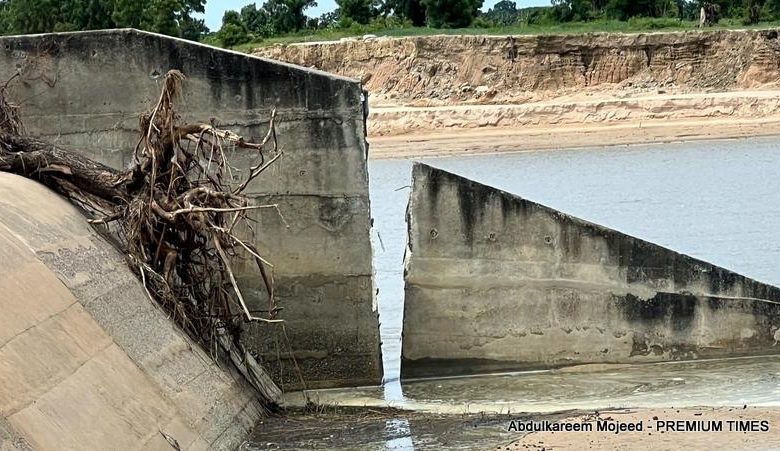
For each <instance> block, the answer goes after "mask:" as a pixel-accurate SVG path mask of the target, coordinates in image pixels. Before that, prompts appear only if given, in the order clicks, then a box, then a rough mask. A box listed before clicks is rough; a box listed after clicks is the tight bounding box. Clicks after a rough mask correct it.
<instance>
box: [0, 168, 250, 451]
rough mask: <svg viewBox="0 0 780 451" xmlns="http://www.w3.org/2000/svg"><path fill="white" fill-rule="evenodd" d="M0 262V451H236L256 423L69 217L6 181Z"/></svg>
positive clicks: (46, 196)
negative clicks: (173, 442) (176, 446)
mask: <svg viewBox="0 0 780 451" xmlns="http://www.w3.org/2000/svg"><path fill="white" fill-rule="evenodd" d="M0 260H2V262H3V268H4V269H3V271H2V272H0V312H1V314H0V450H10V449H29V448H32V449H40V450H44V449H51V450H54V449H94V450H106V449H128V450H131V449H139V450H140V449H144V450H146V449H160V450H171V449H173V448H172V447H171V445H170V444H169V443H168V441H167V440H166V439H165V437H164V436H163V435H162V434H161V432H162V433H165V434H167V435H168V436H170V437H172V438H173V439H175V440H176V442H178V444H179V446H180V447H181V449H183V450H185V449H206V448H211V449H235V448H236V447H237V446H238V445H239V444H240V443H241V441H242V440H244V439H245V438H246V436H247V435H248V432H249V431H250V430H251V428H252V427H253V426H254V424H255V422H256V421H257V420H258V419H259V418H260V410H259V409H260V406H259V405H258V403H257V401H256V396H255V393H254V390H253V389H252V388H251V387H249V386H248V385H247V384H246V383H245V382H244V380H243V379H242V378H241V376H239V375H237V374H234V373H232V372H230V371H229V370H227V369H224V368H220V367H219V366H217V364H216V363H215V362H214V361H213V360H212V359H211V358H210V357H209V356H208V355H206V354H205V353H204V352H203V351H202V350H201V348H200V347H198V346H197V345H195V344H194V343H193V342H192V341H191V340H189V339H188V338H187V337H186V336H184V335H183V334H182V333H181V332H180V331H179V329H178V328H177V327H176V326H175V325H174V324H173V323H172V322H171V321H169V319H168V318H167V315H166V314H165V312H163V311H162V310H161V309H160V308H159V307H158V306H157V305H156V304H155V303H153V302H152V301H151V300H149V298H148V297H147V295H146V293H145V291H144V288H143V286H142V285H141V283H140V282H139V281H138V280H137V279H136V277H135V275H133V274H132V272H131V271H130V270H129V269H128V267H127V265H126V263H125V261H124V258H123V257H122V255H121V254H119V253H118V252H117V251H116V250H114V248H113V247H112V246H111V245H110V244H108V243H107V242H106V241H104V240H103V239H102V238H101V237H100V236H98V235H97V234H96V233H95V231H94V230H93V229H92V228H91V227H90V226H89V225H88V224H87V223H86V222H85V221H84V217H83V215H82V214H81V213H80V212H79V211H78V210H76V209H75V208H74V207H73V206H71V205H70V204H69V203H68V202H67V201H66V200H64V199H62V198H60V197H59V196H58V195H57V194H55V193H53V192H51V191H49V190H48V189H47V188H45V187H44V186H43V185H40V184H38V183H36V182H34V181H31V180H27V179H24V178H21V177H18V176H15V175H10V174H6V173H0Z"/></svg>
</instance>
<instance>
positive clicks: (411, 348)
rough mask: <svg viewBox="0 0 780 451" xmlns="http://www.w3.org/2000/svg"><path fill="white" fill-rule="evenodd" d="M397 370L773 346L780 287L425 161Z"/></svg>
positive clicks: (416, 183)
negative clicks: (433, 165)
mask: <svg viewBox="0 0 780 451" xmlns="http://www.w3.org/2000/svg"><path fill="white" fill-rule="evenodd" d="M408 216H409V250H408V251H407V257H406V273H405V280H406V288H405V293H406V301H405V307H404V308H405V311H404V325H403V349H402V366H401V374H402V376H403V377H407V378H408V377H418V376H434V375H436V376H441V375H447V374H462V373H464V372H489V371H504V370H525V369H538V368H552V367H558V366H565V365H574V364H588V363H639V362H658V361H670V360H687V359H698V358H708V357H713V358H715V357H733V356H745V355H769V354H777V353H778V352H780V348H778V347H777V346H775V344H776V342H777V341H778V340H780V330H778V328H780V289H778V288H776V287H773V286H769V285H765V284H763V283H760V282H757V281H755V280H751V279H749V278H747V277H744V276H742V275H739V274H735V273H733V272H731V271H728V270H726V269H723V268H720V267H717V266H715V265H712V264H710V263H707V262H704V261H701V260H698V259H695V258H692V257H689V256H686V255H683V254H680V253H677V252H675V251H672V250H669V249H665V248H663V247H661V246H658V245H655V244H652V243H649V242H647V241H643V240H641V239H638V238H634V237H631V236H628V235H626V234H623V233H620V232H617V231H615V230H611V229H608V228H606V227H602V226H599V225H596V224H592V223H589V222H586V221H583V220H581V219H577V218H574V217H571V216H569V215H566V214H564V213H561V212H559V211H556V210H554V209H552V208H549V207H546V206H543V205H540V204H537V203H534V202H531V201H529V200H526V199H522V198H520V197H518V196H515V195H512V194H509V193H506V192H503V191H499V190H497V189H494V188H490V187H488V186H484V185H481V184H479V183H476V182H473V181H470V180H467V179H464V178H462V177H459V176H457V175H453V174H450V173H447V172H444V171H441V170H438V169H434V168H432V167H429V166H425V165H422V164H416V165H415V167H414V170H413V189H412V193H411V198H410V204H409V213H408Z"/></svg>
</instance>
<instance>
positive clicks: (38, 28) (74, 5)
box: [0, 0, 208, 40]
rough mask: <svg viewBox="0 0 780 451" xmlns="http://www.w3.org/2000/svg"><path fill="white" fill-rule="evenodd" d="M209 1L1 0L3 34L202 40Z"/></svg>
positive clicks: (205, 30)
mask: <svg viewBox="0 0 780 451" xmlns="http://www.w3.org/2000/svg"><path fill="white" fill-rule="evenodd" d="M205 4H206V0H0V34H28V33H47V32H51V31H76V30H95V29H103V28H126V27H133V28H141V29H144V30H149V31H154V32H157V33H163V34H167V35H171V36H179V37H183V38H187V39H195V40H197V39H201V38H202V37H203V36H204V35H205V34H206V33H207V32H208V29H207V28H206V25H205V24H204V23H203V20H198V19H194V18H193V16H192V15H193V13H202V12H203V11H204V7H205Z"/></svg>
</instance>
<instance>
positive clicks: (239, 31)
mask: <svg viewBox="0 0 780 451" xmlns="http://www.w3.org/2000/svg"><path fill="white" fill-rule="evenodd" d="M217 40H218V41H219V42H220V43H221V44H222V45H223V46H225V47H233V46H235V45H238V44H244V43H246V42H249V41H251V40H252V36H251V35H250V34H249V30H248V29H247V27H246V25H245V24H244V22H243V21H242V20H241V15H240V14H239V13H238V12H236V11H225V15H224V16H222V28H220V29H219V31H218V32H217Z"/></svg>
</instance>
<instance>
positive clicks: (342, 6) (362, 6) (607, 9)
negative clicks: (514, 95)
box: [206, 0, 780, 50]
mask: <svg viewBox="0 0 780 451" xmlns="http://www.w3.org/2000/svg"><path fill="white" fill-rule="evenodd" d="M272 1H279V0H269V1H268V2H267V3H265V4H263V6H262V7H260V8H259V9H258V8H257V7H256V6H255V5H252V6H251V8H252V11H267V13H266V15H269V16H270V11H271V9H270V5H271V2H272ZM337 3H338V5H339V8H338V9H337V10H336V11H334V12H332V13H328V14H325V15H323V16H321V17H319V18H311V19H309V20H308V21H306V26H305V27H290V26H279V25H274V26H270V27H269V26H266V25H265V24H260V26H257V25H253V24H252V21H251V16H250V15H247V14H246V11H245V10H247V8H249V7H247V8H244V9H243V10H242V11H241V13H240V14H239V15H238V20H239V21H240V22H241V23H243V24H244V26H243V30H244V32H243V33H242V34H241V36H240V39H226V37H225V34H224V33H222V31H220V32H217V33H216V34H213V35H211V36H209V37H207V38H206V42H209V43H212V44H215V45H222V46H227V47H234V48H237V49H239V50H247V49H249V48H251V47H258V46H265V45H271V44H277V43H291V42H301V41H319V40H333V39H339V38H343V37H349V36H360V35H364V34H375V35H377V36H409V35H412V36H413V35H428V34H442V33H443V34H529V33H534V34H546V33H578V32H598V31H607V32H640V31H655V30H687V29H693V28H695V27H696V26H698V25H699V19H700V12H701V10H702V9H705V11H706V20H707V23H706V25H707V26H716V27H748V26H756V25H757V24H759V23H761V24H763V25H767V24H770V23H774V22H775V21H780V0H709V1H703V0H551V5H550V6H549V7H537V8H517V4H516V3H515V2H514V1H512V0H501V1H499V2H498V3H496V4H495V5H494V6H493V7H492V8H490V9H489V10H487V11H480V8H481V7H482V4H483V0H337ZM306 7H308V5H306ZM304 9H305V8H304ZM234 18H235V17H234V16H232V15H229V14H225V20H224V21H223V29H225V27H231V28H233V25H232V24H231V21H230V20H233V19H234ZM228 19H230V20H228ZM231 36H232V35H231Z"/></svg>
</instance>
